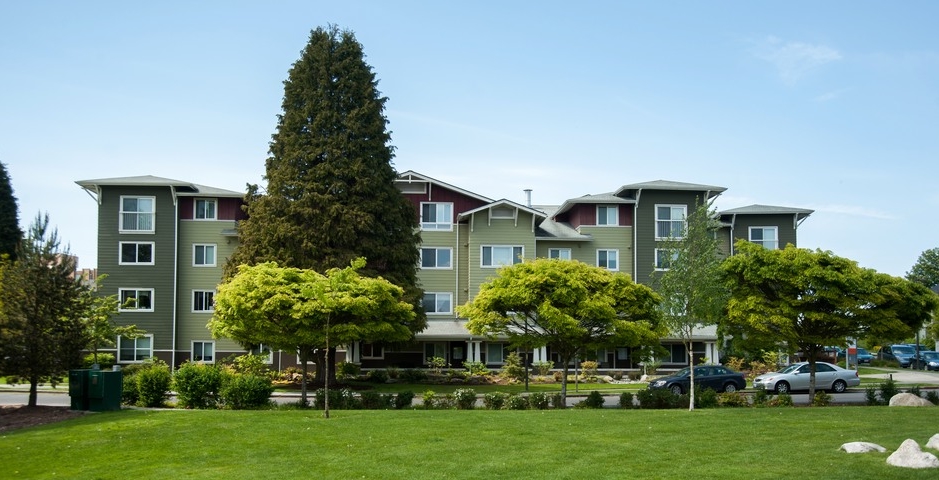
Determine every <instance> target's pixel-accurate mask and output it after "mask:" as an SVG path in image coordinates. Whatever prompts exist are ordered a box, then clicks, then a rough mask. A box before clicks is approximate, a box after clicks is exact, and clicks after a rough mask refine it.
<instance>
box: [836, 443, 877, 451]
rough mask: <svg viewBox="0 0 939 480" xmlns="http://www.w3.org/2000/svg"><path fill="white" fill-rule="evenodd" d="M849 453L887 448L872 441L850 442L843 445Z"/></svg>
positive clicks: (842, 447) (843, 448)
mask: <svg viewBox="0 0 939 480" xmlns="http://www.w3.org/2000/svg"><path fill="white" fill-rule="evenodd" d="M841 449H842V450H844V451H845V452H848V453H867V452H886V451H887V449H886V448H884V447H881V446H880V445H877V444H876V443H871V442H848V443H846V444H844V445H842V446H841Z"/></svg>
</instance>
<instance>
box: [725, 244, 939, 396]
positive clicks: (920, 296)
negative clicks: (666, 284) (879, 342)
mask: <svg viewBox="0 0 939 480" xmlns="http://www.w3.org/2000/svg"><path fill="white" fill-rule="evenodd" d="M735 250H736V252H737V253H736V255H734V256H732V257H730V258H728V259H727V260H725V261H724V263H723V265H722V269H723V271H724V278H725V281H726V282H727V286H728V288H729V289H730V291H731V299H730V301H729V302H728V307H727V317H726V319H725V322H727V323H729V324H731V325H732V326H733V327H734V328H735V329H736V331H738V332H742V333H743V334H744V335H750V336H756V337H763V338H765V339H770V340H772V341H775V342H777V343H778V344H779V345H780V346H783V347H784V348H788V349H789V350H790V351H793V350H795V349H797V350H799V351H801V352H802V353H803V354H804V355H805V356H806V357H807V359H808V361H809V363H810V370H811V376H810V380H809V395H810V398H814V395H815V362H816V358H817V357H818V355H819V354H820V353H821V352H822V349H823V347H824V346H826V345H842V344H844V343H845V341H846V338H862V337H867V336H875V337H880V338H885V337H886V338H905V337H908V336H909V335H910V334H911V333H912V332H913V330H914V329H915V328H919V327H920V326H921V325H922V324H923V322H924V321H925V320H926V319H928V318H929V315H930V312H932V311H933V310H935V309H936V305H937V302H936V299H935V295H932V293H931V292H929V291H928V289H926V288H925V287H923V286H922V285H919V284H916V283H914V282H910V281H907V280H904V279H902V278H897V277H893V276H890V275H886V274H882V273H878V272H875V271H873V270H870V269H865V268H861V267H859V266H858V265H857V263H855V262H854V261H852V260H848V259H846V258H842V257H838V256H836V255H834V254H832V253H831V252H828V251H822V250H814V251H813V250H808V249H800V248H796V247H794V246H792V245H788V246H787V247H786V248H785V249H782V250H770V249H766V248H764V247H762V246H760V245H757V244H754V243H750V242H747V241H743V240H741V241H738V242H737V244H736V247H735Z"/></svg>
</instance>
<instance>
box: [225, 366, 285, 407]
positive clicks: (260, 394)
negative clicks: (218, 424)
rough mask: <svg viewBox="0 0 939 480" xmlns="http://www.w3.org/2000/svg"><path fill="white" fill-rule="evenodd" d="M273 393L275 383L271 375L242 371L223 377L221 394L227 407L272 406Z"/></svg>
mask: <svg viewBox="0 0 939 480" xmlns="http://www.w3.org/2000/svg"><path fill="white" fill-rule="evenodd" d="M254 356H257V355H254ZM272 393H274V384H273V382H271V377H270V376H269V375H267V374H264V375H256V374H251V373H241V374H229V375H226V376H225V378H223V380H222V390H221V392H220V396H221V400H222V403H223V404H224V405H225V406H226V407H228V408H231V409H233V410H246V409H254V408H261V407H267V406H270V404H271V394H272Z"/></svg>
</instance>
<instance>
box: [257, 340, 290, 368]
mask: <svg viewBox="0 0 939 480" xmlns="http://www.w3.org/2000/svg"><path fill="white" fill-rule="evenodd" d="M248 352H249V353H251V354H254V355H261V354H262V353H264V352H267V358H265V359H264V363H265V364H266V365H272V364H273V363H274V349H272V348H271V347H270V346H268V345H265V344H263V343H259V344H258V345H257V346H256V347H252V348H250V349H249V350H248ZM298 362H299V360H298Z"/></svg>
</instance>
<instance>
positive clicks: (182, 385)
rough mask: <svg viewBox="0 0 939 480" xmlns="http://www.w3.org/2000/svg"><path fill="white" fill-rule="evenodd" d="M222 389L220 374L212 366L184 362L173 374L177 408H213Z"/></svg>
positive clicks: (219, 371)
mask: <svg viewBox="0 0 939 480" xmlns="http://www.w3.org/2000/svg"><path fill="white" fill-rule="evenodd" d="M221 388H222V372H221V370H219V368H218V367H216V366H214V365H206V364H204V363H192V362H186V363H184V364H182V365H181V366H180V367H179V369H177V370H176V373H174V374H173V389H174V390H175V391H176V398H177V399H178V400H179V406H181V407H184V408H215V406H216V405H217V404H218V396H219V391H220V390H221Z"/></svg>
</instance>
